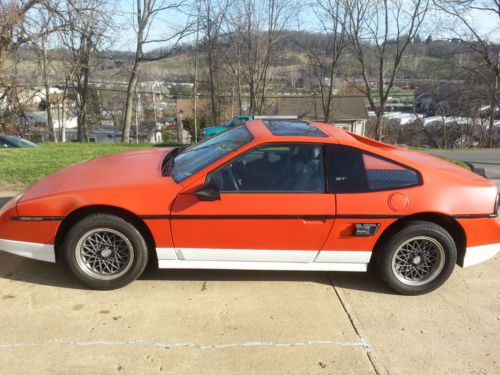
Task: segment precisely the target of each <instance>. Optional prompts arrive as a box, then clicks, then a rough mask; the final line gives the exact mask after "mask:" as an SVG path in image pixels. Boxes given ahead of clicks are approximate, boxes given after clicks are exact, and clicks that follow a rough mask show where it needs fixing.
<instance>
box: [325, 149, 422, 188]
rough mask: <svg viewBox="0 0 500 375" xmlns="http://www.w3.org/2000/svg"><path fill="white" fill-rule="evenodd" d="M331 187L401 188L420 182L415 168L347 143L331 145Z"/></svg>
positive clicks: (329, 160) (329, 151)
mask: <svg viewBox="0 0 500 375" xmlns="http://www.w3.org/2000/svg"><path fill="white" fill-rule="evenodd" d="M327 153H328V155H327V159H328V165H327V170H328V176H329V184H330V185H329V186H330V189H331V190H332V191H334V192H337V193H362V192H370V191H378V190H390V189H400V188H405V187H410V186H415V185H419V184H420V175H419V174H418V173H417V172H416V171H415V170H413V169H410V168H408V167H405V166H403V165H401V164H398V163H396V162H392V161H390V160H387V159H385V158H382V157H378V156H376V155H373V154H370V153H367V152H364V151H362V150H358V149H356V148H353V147H347V146H338V145H335V146H328V148H327Z"/></svg>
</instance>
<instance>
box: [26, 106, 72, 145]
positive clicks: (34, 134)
mask: <svg viewBox="0 0 500 375" xmlns="http://www.w3.org/2000/svg"><path fill="white" fill-rule="evenodd" d="M19 121H20V122H21V123H22V124H23V126H24V128H25V129H26V130H25V134H24V135H25V136H26V137H28V138H30V139H32V140H34V141H37V142H40V141H41V142H43V141H48V140H49V128H48V120H47V112H46V111H34V112H28V113H25V114H24V115H23V116H22V117H20V118H19ZM52 123H53V125H54V130H55V132H56V134H58V132H60V128H61V124H60V119H59V113H58V110H57V109H56V110H53V111H52ZM64 123H65V127H66V132H68V130H71V129H76V128H77V117H76V116H75V115H73V114H71V113H66V114H65V116H64Z"/></svg>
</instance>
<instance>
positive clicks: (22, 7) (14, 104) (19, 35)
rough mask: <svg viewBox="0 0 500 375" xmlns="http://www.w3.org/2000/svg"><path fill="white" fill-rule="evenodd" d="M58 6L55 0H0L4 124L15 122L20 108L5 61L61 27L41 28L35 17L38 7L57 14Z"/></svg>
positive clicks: (0, 74)
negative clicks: (24, 47)
mask: <svg viewBox="0 0 500 375" xmlns="http://www.w3.org/2000/svg"><path fill="white" fill-rule="evenodd" d="M57 5H58V3H57V1H52V0H18V1H16V0H0V87H1V88H2V90H1V92H0V106H1V107H3V108H6V109H7V110H6V111H3V113H1V114H0V117H1V118H2V121H0V122H1V123H2V126H3V127H4V126H6V125H7V124H11V125H12V124H14V125H15V123H16V121H17V119H16V118H18V117H19V116H20V115H21V112H22V109H23V108H22V107H23V106H22V103H21V100H20V98H19V90H18V88H17V87H16V80H15V78H16V77H15V73H16V71H15V69H11V73H12V74H9V72H8V69H7V68H6V64H5V63H6V61H7V59H9V58H11V57H13V56H14V55H15V54H16V52H17V51H18V50H19V49H20V47H22V46H25V45H28V44H30V43H32V42H33V41H35V40H36V39H38V38H40V37H41V36H43V35H48V34H50V33H52V32H54V31H56V30H57V29H58V28H59V27H60V25H57V26H56V27H55V28H52V27H43V21H41V20H40V18H39V17H38V15H39V13H38V12H39V10H41V9H44V10H46V11H47V12H50V13H53V14H57V13H58V11H57Z"/></svg>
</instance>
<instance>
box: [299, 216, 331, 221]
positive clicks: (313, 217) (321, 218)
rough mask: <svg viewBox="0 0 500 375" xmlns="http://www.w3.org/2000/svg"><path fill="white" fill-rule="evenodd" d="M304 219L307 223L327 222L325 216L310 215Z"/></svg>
mask: <svg viewBox="0 0 500 375" xmlns="http://www.w3.org/2000/svg"><path fill="white" fill-rule="evenodd" d="M303 219H304V222H305V223H306V222H316V223H317V222H322V223H324V222H325V221H326V219H327V217H326V216H324V215H308V216H304V217H303Z"/></svg>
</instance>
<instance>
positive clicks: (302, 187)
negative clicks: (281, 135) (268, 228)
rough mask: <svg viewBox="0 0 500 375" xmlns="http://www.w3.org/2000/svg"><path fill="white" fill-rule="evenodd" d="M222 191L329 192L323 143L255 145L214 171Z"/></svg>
mask: <svg viewBox="0 0 500 375" xmlns="http://www.w3.org/2000/svg"><path fill="white" fill-rule="evenodd" d="M207 181H208V182H212V183H215V184H216V185H217V186H218V187H219V189H220V190H221V191H222V192H239V191H241V192H298V193H300V192H303V193H323V192H325V177H324V166H323V157H322V147H321V146H316V145H297V144H294V145H274V146H266V147H260V148H255V149H253V150H251V151H248V152H247V153H245V154H244V155H243V156H241V157H239V158H237V159H235V160H232V161H231V162H230V163H228V164H226V165H225V166H224V167H222V168H221V169H219V170H217V171H215V172H214V173H212V174H211V175H210V176H209V177H208V179H207Z"/></svg>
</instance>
